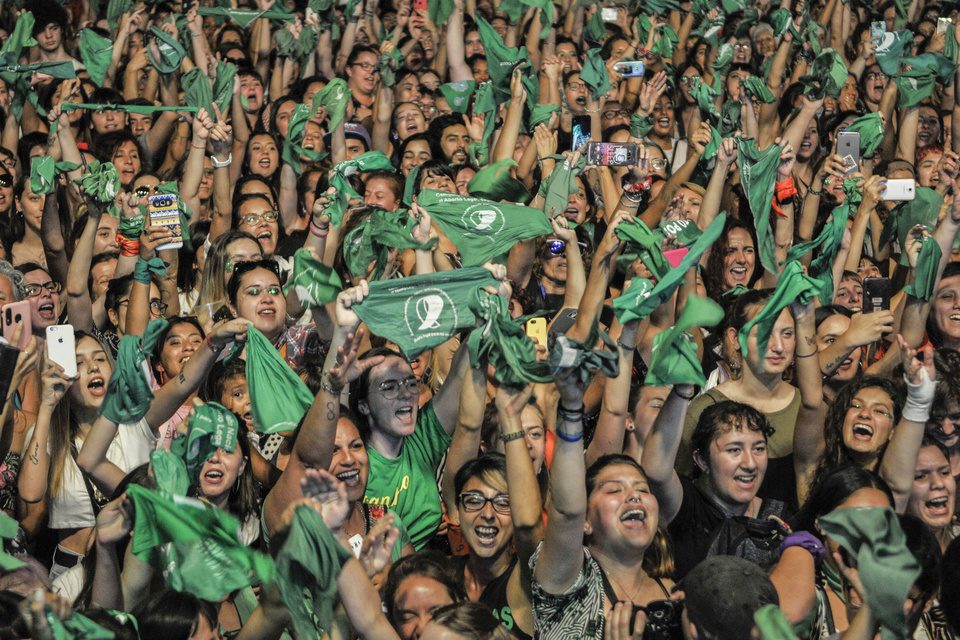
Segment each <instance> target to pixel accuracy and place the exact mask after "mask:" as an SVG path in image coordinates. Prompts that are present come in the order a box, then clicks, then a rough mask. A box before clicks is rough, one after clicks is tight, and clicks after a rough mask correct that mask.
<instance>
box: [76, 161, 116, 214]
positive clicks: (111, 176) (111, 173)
mask: <svg viewBox="0 0 960 640" xmlns="http://www.w3.org/2000/svg"><path fill="white" fill-rule="evenodd" d="M74 182H76V183H77V184H79V185H80V187H81V188H82V189H83V192H84V193H85V194H87V196H89V197H91V198H93V199H94V200H96V201H97V203H98V204H100V205H103V206H105V207H106V210H107V213H109V214H110V215H112V216H113V217H114V218H119V217H120V208H119V207H118V206H117V202H116V198H117V194H118V193H120V173H119V172H118V171H117V168H116V167H115V166H114V164H113V163H112V162H99V161H97V160H94V161H93V162H91V163H89V164H88V165H87V170H86V172H84V174H83V175H82V176H81V177H80V178H78V179H77V180H74Z"/></svg>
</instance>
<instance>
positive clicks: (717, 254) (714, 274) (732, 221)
mask: <svg viewBox="0 0 960 640" xmlns="http://www.w3.org/2000/svg"><path fill="white" fill-rule="evenodd" d="M736 229H741V230H743V231H745V232H747V233H748V234H750V239H751V240H752V241H753V248H754V251H756V248H757V234H756V232H755V231H754V230H753V229H752V228H751V227H749V226H747V225H746V224H744V223H743V222H740V221H739V220H737V219H736V218H728V219H727V222H726V224H724V225H723V231H721V232H720V237H719V238H717V241H716V243H714V245H713V247H712V248H711V249H710V255H709V256H707V264H706V265H705V266H704V268H703V271H702V272H701V273H702V274H703V284H704V286H706V288H707V294H708V295H709V296H710V297H711V298H713V299H714V300H720V299H721V297H722V296H723V294H724V293H725V292H726V290H727V289H728V288H729V287H727V286H726V283H725V282H724V279H723V273H724V268H723V264H724V261H725V260H726V257H727V249H729V248H730V234H731V232H733V231H734V230H736ZM759 266H760V265H759V260H758V259H755V260H754V263H753V273H752V274H750V279H749V281H748V282H747V287H752V286H753V285H754V283H755V282H756V281H757V280H759V279H760V277H761V276H762V275H763V268H762V267H760V268H758V267H759Z"/></svg>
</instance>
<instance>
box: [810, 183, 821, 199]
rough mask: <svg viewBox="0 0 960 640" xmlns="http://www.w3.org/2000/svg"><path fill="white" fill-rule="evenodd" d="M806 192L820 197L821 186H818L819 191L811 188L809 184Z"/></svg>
mask: <svg viewBox="0 0 960 640" xmlns="http://www.w3.org/2000/svg"><path fill="white" fill-rule="evenodd" d="M807 193H809V194H810V195H813V196H817V197H820V196H822V195H823V187H822V186H821V187H820V191H817V190H816V189H814V188H813V185H812V184H811V185H810V188H809V189H807Z"/></svg>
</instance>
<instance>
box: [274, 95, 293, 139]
mask: <svg viewBox="0 0 960 640" xmlns="http://www.w3.org/2000/svg"><path fill="white" fill-rule="evenodd" d="M296 108H297V103H296V102H294V101H293V100H285V101H284V102H283V103H282V104H281V105H280V106H279V107H277V131H279V132H280V135H281V136H283V137H284V139H286V137H287V132H288V131H289V130H290V116H292V115H293V111H294V109H296Z"/></svg>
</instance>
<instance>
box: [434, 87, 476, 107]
mask: <svg viewBox="0 0 960 640" xmlns="http://www.w3.org/2000/svg"><path fill="white" fill-rule="evenodd" d="M476 90H477V83H476V82H474V81H473V80H461V81H460V82H449V83H447V84H442V85H440V93H442V94H443V97H444V98H446V99H447V104H449V105H450V108H451V109H452V110H453V111H454V113H466V112H467V109H469V108H470V96H472V95H473V92H474V91H476Z"/></svg>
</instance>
